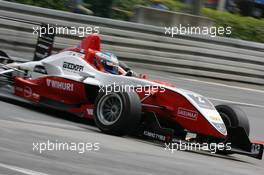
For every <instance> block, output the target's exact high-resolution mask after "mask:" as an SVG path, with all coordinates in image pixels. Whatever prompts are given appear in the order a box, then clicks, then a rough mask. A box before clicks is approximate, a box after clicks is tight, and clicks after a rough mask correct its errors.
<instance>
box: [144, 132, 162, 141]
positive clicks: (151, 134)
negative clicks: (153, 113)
mask: <svg viewBox="0 0 264 175" xmlns="http://www.w3.org/2000/svg"><path fill="white" fill-rule="evenodd" d="M143 135H144V136H147V137H150V138H153V139H157V140H161V141H165V140H166V137H165V136H164V135H160V134H157V133H154V132H150V131H144V132H143Z"/></svg>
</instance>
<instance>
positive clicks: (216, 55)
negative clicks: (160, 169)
mask: <svg viewBox="0 0 264 175" xmlns="http://www.w3.org/2000/svg"><path fill="white" fill-rule="evenodd" d="M28 21H30V23H29V22H28ZM39 23H46V24H52V25H58V26H68V27H71V26H75V27H78V26H82V27H97V26H98V27H99V31H100V36H101V38H102V47H103V49H104V50H111V51H112V52H114V53H115V54H116V55H117V56H119V57H120V58H121V59H122V60H124V61H126V62H128V64H133V65H135V66H144V67H146V68H149V69H156V70H162V71H168V72H174V73H182V74H189V75H195V76H205V77H211V78H219V79H226V80H235V81H241V82H248V83H256V84H262V85H263V84H264V71H263V70H264V44H260V43H254V42H248V41H242V40H237V39H229V38H222V37H214V38H212V37H209V36H190V35H188V36H187V35H177V36H176V37H175V36H174V37H173V38H171V37H169V36H168V35H165V30H164V28H160V27H155V26H150V25H143V24H137V23H131V22H124V21H118V20H112V19H106V18H100V17H94V16H86V15H79V14H73V13H69V12H64V11H56V10H51V9H44V8H39V7H32V6H27V5H22V4H15V3H10V2H5V1H1V0H0V49H2V50H7V51H8V52H10V53H11V54H13V55H14V56H19V57H27V59H32V58H33V52H34V50H35V44H36V41H37V35H33V31H34V30H33V26H34V25H36V24H39ZM81 39H82V38H80V37H79V36H77V35H76V34H69V35H57V36H56V38H55V45H54V51H55V52H56V51H59V50H61V49H63V48H65V47H70V46H73V45H75V44H77V43H78V41H79V40H81ZM28 55H32V57H28Z"/></svg>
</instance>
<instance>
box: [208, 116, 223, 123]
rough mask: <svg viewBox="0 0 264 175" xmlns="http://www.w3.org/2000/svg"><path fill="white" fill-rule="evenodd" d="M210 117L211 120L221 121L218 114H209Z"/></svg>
mask: <svg viewBox="0 0 264 175" xmlns="http://www.w3.org/2000/svg"><path fill="white" fill-rule="evenodd" d="M210 118H211V120H213V121H216V122H220V121H222V120H221V117H220V116H210Z"/></svg>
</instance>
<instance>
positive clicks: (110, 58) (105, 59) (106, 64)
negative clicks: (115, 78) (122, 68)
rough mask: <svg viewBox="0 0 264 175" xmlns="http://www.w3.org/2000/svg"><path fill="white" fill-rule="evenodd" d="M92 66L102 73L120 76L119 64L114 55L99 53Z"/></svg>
mask: <svg viewBox="0 0 264 175" xmlns="http://www.w3.org/2000/svg"><path fill="white" fill-rule="evenodd" d="M92 64H93V65H94V66H95V67H96V69H98V70H100V71H102V72H106V73H110V74H114V75H119V62H118V59H117V57H116V56H115V55H114V54H112V53H109V52H97V53H96V54H95V56H94V58H93V60H92Z"/></svg>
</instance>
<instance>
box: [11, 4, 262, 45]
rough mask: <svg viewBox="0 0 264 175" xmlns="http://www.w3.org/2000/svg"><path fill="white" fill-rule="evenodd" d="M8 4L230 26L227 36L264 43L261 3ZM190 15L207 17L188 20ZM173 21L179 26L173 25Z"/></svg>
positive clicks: (169, 22)
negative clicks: (230, 29) (229, 33)
mask: <svg viewBox="0 0 264 175" xmlns="http://www.w3.org/2000/svg"><path fill="white" fill-rule="evenodd" d="M11 2H17V3H23V4H29V5H34V6H40V7H45V8H51V9H57V10H63V11H70V12H73V13H79V14H86V15H93V16H99V17H103V18H112V19H118V20H125V21H133V22H139V23H145V24H150V25H161V26H168V25H177V24H178V23H179V22H181V23H182V21H183V23H185V24H187V23H188V24H190V25H195V26H196V25H205V26H212V25H213V26H224V27H227V26H230V27H232V34H231V35H229V36H226V37H232V38H239V39H243V40H248V41H255V42H262V43H263V42H264V19H263V17H264V0H107V1H105V0H56V1H55V0H42V1H39V0H11ZM161 11H162V12H161ZM153 14H156V15H154V16H153ZM189 14H192V15H198V16H203V17H206V18H195V19H191V18H190V16H188V15H189ZM151 18H152V19H151ZM197 19H200V20H198V24H197V22H196V23H194V22H195V21H197ZM153 20H154V22H153ZM176 20H177V21H178V23H175V21H176ZM199 21H201V22H200V23H199ZM212 22H213V23H212Z"/></svg>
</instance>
